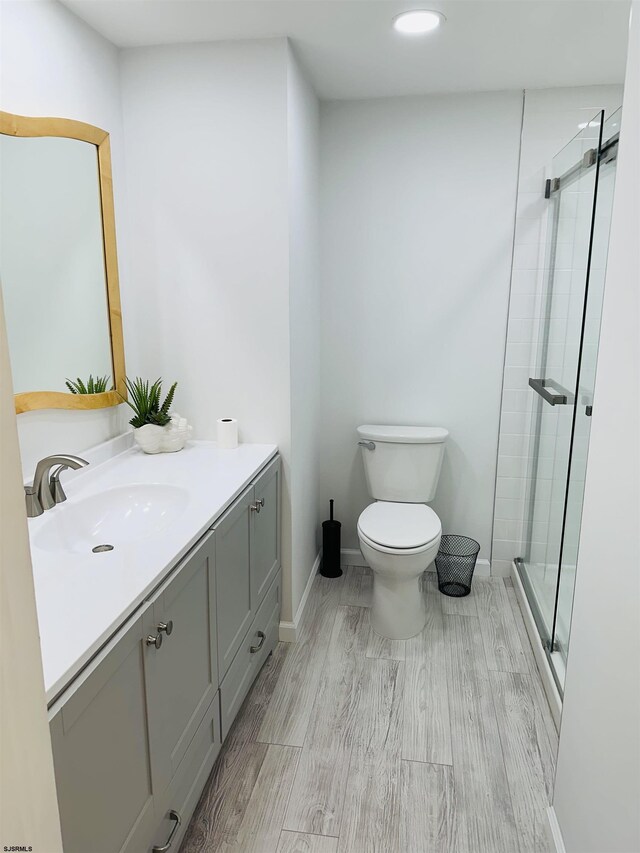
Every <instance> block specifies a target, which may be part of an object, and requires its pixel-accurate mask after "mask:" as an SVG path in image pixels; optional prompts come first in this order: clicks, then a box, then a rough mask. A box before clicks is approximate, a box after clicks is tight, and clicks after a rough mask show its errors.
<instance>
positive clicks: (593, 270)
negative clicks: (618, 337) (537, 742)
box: [554, 110, 622, 681]
mask: <svg viewBox="0 0 640 853" xmlns="http://www.w3.org/2000/svg"><path fill="white" fill-rule="evenodd" d="M621 112H622V111H621V110H617V111H616V112H615V113H613V115H611V116H610V117H609V118H608V119H606V121H605V122H604V124H603V126H602V142H601V148H600V158H599V164H598V173H597V185H596V198H595V205H594V215H593V218H592V236H591V248H590V257H589V267H588V284H587V292H586V294H585V300H584V303H585V304H584V314H583V322H582V335H581V340H580V358H579V365H578V382H577V390H576V404H575V407H574V423H573V436H572V442H571V464H570V467H569V472H568V484H567V497H566V506H565V522H564V534H563V541H562V549H561V553H560V574H559V583H558V590H557V598H556V618H555V631H554V647H555V650H556V651H557V652H558V653H559V655H560V660H559V666H560V674H562V672H563V668H564V663H565V662H566V658H567V653H568V649H569V626H570V624H571V614H572V609H573V590H574V585H575V578H576V563H577V559H578V544H579V540H580V525H581V521H582V504H583V500H584V486H585V478H586V473H587V457H588V451H589V437H590V433H591V415H592V412H593V405H594V400H593V392H594V386H595V379H596V365H597V358H598V344H599V341H600V320H601V317H602V302H603V297H604V282H605V274H606V265H607V254H608V249H609V232H610V229H611V214H612V210H613V190H614V184H615V174H616V155H617V142H618V133H619V130H620V118H621ZM561 680H562V681H563V678H562V679H561Z"/></svg>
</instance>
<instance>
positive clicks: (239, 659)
mask: <svg viewBox="0 0 640 853" xmlns="http://www.w3.org/2000/svg"><path fill="white" fill-rule="evenodd" d="M279 623H280V574H279V573H278V575H277V576H276V578H275V580H274V581H273V583H272V584H271V586H270V588H269V590H268V592H267V594H266V595H265V597H264V601H263V602H262V605H261V606H260V609H259V610H258V613H257V614H256V618H255V619H254V620H253V622H252V624H251V627H250V628H249V630H248V631H247V634H246V636H245V638H244V640H243V641H242V644H241V645H240V648H239V649H238V653H237V654H236V656H235V658H234V659H233V663H232V664H231V666H230V667H229V671H228V672H227V674H226V675H225V677H224V680H223V682H222V684H221V686H220V722H221V727H222V739H223V740H224V739H225V738H226V736H227V734H228V733H229V729H230V727H231V723H232V722H233V720H234V719H235V716H236V714H237V713H238V711H239V710H240V706H241V705H242V702H243V700H244V697H245V696H246V695H247V693H248V692H249V688H250V687H251V685H252V684H253V681H254V679H255V677H256V675H257V674H258V672H259V671H260V668H261V667H262V664H263V663H264V662H265V660H266V659H267V656H268V655H269V652H271V651H273V649H274V648H275V645H276V643H277V642H278V626H279ZM258 646H259V649H257V648H256V647H258ZM252 649H253V650H254V651H252Z"/></svg>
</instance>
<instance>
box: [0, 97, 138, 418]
mask: <svg viewBox="0 0 640 853" xmlns="http://www.w3.org/2000/svg"><path fill="white" fill-rule="evenodd" d="M0 286H1V287H2V296H3V300H4V309H5V318H6V325H7V337H8V340H9V353H10V357H11V367H12V374H13V384H14V392H15V406H16V413H18V414H20V413H22V412H28V411H32V410H34V409H99V408H105V407H107V406H115V405H118V404H119V403H121V402H122V401H123V398H126V385H125V376H126V373H125V360H124V341H123V335H122V309H121V305H120V287H119V281H118V259H117V250H116V232H115V217H114V205H113V179H112V174H111V149H110V144H109V134H108V133H107V132H106V131H104V130H101V129H100V128H98V127H94V126H93V125H90V124H85V123H83V122H79V121H74V120H72V119H64V118H33V117H27V116H19V115H13V114H11V113H7V112H1V111H0ZM90 377H91V382H90V381H89V378H90ZM89 392H91V393H89Z"/></svg>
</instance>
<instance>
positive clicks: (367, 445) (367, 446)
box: [358, 441, 376, 450]
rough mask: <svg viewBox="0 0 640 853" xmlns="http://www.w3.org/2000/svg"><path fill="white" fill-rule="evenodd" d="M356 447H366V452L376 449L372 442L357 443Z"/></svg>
mask: <svg viewBox="0 0 640 853" xmlns="http://www.w3.org/2000/svg"><path fill="white" fill-rule="evenodd" d="M358 445H359V446H360V447H366V448H367V450H375V449H376V446H375V443H374V442H373V441H359V442H358Z"/></svg>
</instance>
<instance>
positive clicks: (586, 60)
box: [63, 0, 629, 98]
mask: <svg viewBox="0 0 640 853" xmlns="http://www.w3.org/2000/svg"><path fill="white" fill-rule="evenodd" d="M63 2H64V3H65V5H66V6H68V7H69V8H70V9H72V10H73V12H75V14H76V15H78V16H79V17H81V18H83V19H84V20H85V21H87V23H89V24H90V25H91V26H92V27H94V28H95V29H96V30H98V32H100V33H102V34H103V35H104V36H106V38H108V39H109V40H110V41H112V42H113V43H114V44H116V45H118V46H120V47H136V46H140V45H157V44H174V43H180V42H203V41H220V40H236V39H256V38H271V37H274V36H289V37H290V38H291V40H292V42H293V44H294V46H295V50H296V53H297V55H298V57H299V58H300V60H301V62H302V63H303V65H304V66H305V67H306V69H307V72H308V74H309V76H310V78H311V81H312V82H313V84H314V86H315V88H316V91H317V92H318V94H319V95H320V97H322V98H368V97H381V96H387V95H410V94H420V93H432V92H455V91H472V90H473V91H483V90H492V89H493V90H495V89H521V88H546V87H556V86H576V85H589V84H597V83H621V82H622V81H623V79H624V66H625V54H626V41H627V25H628V17H629V3H628V2H627V0H425V2H421V1H420V0H405V2H396V0H63ZM407 8H427V9H429V8H435V9H438V10H439V11H442V12H444V14H445V15H446V16H447V23H446V24H445V26H444V27H442V28H441V29H440V30H438V31H436V32H434V33H431V34H429V35H426V36H422V37H413V38H407V37H406V36H404V37H403V36H400V35H399V34H397V33H395V32H394V31H393V30H392V29H391V19H392V18H393V16H394V15H396V14H397V13H398V12H401V11H404V10H405V9H407Z"/></svg>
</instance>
